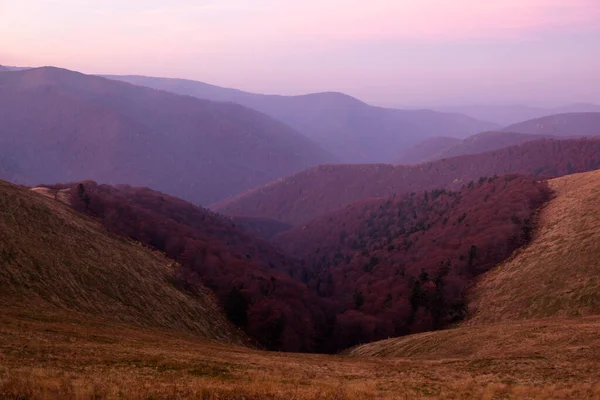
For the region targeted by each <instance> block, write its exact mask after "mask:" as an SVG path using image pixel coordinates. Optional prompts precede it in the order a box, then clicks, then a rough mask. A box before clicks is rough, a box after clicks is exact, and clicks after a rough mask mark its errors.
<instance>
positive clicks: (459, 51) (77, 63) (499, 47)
mask: <svg viewBox="0 0 600 400" xmlns="http://www.w3.org/2000/svg"><path fill="white" fill-rule="evenodd" d="M0 64H3V65H18V66H42V65H54V66H59V67H64V68H68V69H72V70H77V71H81V72H84V73H104V74H142V75H149V76H164V77H177V78H187V79H194V80H199V81H203V82H207V83H211V84H215V85H220V86H226V87H234V88H238V89H242V90H248V91H254V92H260V93H278V94H303V93H309V92H321V91H341V92H345V93H348V94H351V95H354V96H356V97H359V98H361V99H363V100H366V101H369V102H372V103H375V104H380V105H388V106H392V105H393V106H403V107H420V106H442V105H447V106H456V105H472V104H516V103H520V104H530V105H558V104H565V103H571V102H595V103H600V73H599V72H598V70H599V69H600V67H599V65H600V0H368V1H366V0H214V1H213V0H169V1H166V0H127V1H124V0H0Z"/></svg>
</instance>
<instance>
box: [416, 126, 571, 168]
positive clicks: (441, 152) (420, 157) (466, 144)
mask: <svg viewBox="0 0 600 400" xmlns="http://www.w3.org/2000/svg"><path fill="white" fill-rule="evenodd" d="M540 139H557V140H558V139H560V138H559V137H557V136H552V135H534V134H528V133H514V132H482V133H478V134H477V135H473V136H469V137H468V138H466V139H463V140H456V141H454V142H452V143H449V144H448V145H445V142H444V141H441V142H437V143H436V144H426V143H423V144H424V146H421V145H417V146H415V148H413V149H412V150H410V151H408V152H407V153H410V154H412V155H413V156H412V158H411V160H412V161H413V162H412V164H417V163H423V162H428V161H435V160H441V159H442V158H451V157H457V156H463V155H468V154H477V153H485V152H488V151H493V150H498V149H502V148H504V147H510V146H516V145H520V144H522V143H526V142H532V141H534V140H540ZM438 147H440V148H438Z"/></svg>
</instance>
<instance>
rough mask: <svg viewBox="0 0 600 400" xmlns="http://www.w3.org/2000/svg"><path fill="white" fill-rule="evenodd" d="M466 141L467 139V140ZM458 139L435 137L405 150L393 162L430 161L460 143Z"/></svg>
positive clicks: (413, 162) (415, 162)
mask: <svg viewBox="0 0 600 400" xmlns="http://www.w3.org/2000/svg"><path fill="white" fill-rule="evenodd" d="M465 140H466V139H465ZM460 142H461V140H460V139H458V138H451V137H444V136H442V137H433V138H429V139H425V140H423V141H422V142H419V143H417V144H416V145H414V146H412V147H409V148H408V149H405V150H404V151H402V152H401V153H400V155H399V156H397V157H396V158H394V159H393V160H392V163H393V164H418V163H420V162H424V161H427V160H429V158H430V157H431V156H432V155H434V154H438V153H440V152H442V151H444V150H446V149H448V148H450V147H452V146H453V145H456V144H458V143H460Z"/></svg>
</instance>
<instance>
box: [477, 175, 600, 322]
mask: <svg viewBox="0 0 600 400" xmlns="http://www.w3.org/2000/svg"><path fill="white" fill-rule="evenodd" d="M550 187H551V188H552V189H553V190H554V191H555V192H556V195H557V197H556V199H554V200H553V201H551V202H550V203H548V205H547V206H546V207H545V209H544V210H543V211H542V213H541V215H540V222H541V224H540V227H539V229H538V233H537V235H536V238H535V239H534V241H533V243H532V244H531V245H530V246H529V247H527V248H526V249H523V250H522V252H521V253H520V254H518V255H516V256H515V257H513V258H512V259H511V260H509V261H508V262H506V263H504V264H503V265H501V266H499V267H498V268H497V269H496V270H494V271H491V272H490V273H488V274H486V275H485V276H484V278H483V279H482V280H481V281H480V282H478V284H477V286H476V288H475V290H474V297H473V302H472V307H473V308H474V309H475V312H474V316H473V317H472V318H471V319H470V321H468V324H482V323H489V322H496V321H504V320H515V319H531V318H541V317H550V316H578V315H597V314H600V208H599V205H600V171H593V172H588V173H583V174H576V175H572V176H567V177H563V178H559V179H553V180H551V181H550Z"/></svg>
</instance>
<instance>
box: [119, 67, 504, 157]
mask: <svg viewBox="0 0 600 400" xmlns="http://www.w3.org/2000/svg"><path fill="white" fill-rule="evenodd" d="M109 78H111V79H118V80H124V81H126V82H130V83H133V84H137V85H142V86H148V87H152V88H156V89H162V90H167V91H171V92H174V93H179V94H185V95H190V96H195V97H198V98H202V99H209V100H217V101H231V102H234V103H238V104H242V105H244V106H246V107H249V108H252V109H255V110H258V111H260V112H263V113H265V114H267V115H270V116H271V117H273V118H276V119H278V120H280V121H282V122H284V123H286V124H288V125H290V126H291V127H292V128H295V129H297V130H298V131H299V132H301V133H303V134H304V135H306V136H307V137H308V138H310V139H312V140H314V141H315V142H316V143H318V144H320V145H321V146H322V147H323V148H325V149H326V150H328V151H329V152H330V153H332V154H334V155H336V156H337V158H338V159H339V160H340V161H342V162H348V163H366V162H388V161H390V160H392V159H393V158H394V157H396V156H397V153H398V151H400V150H401V149H402V148H405V147H409V146H412V145H414V144H416V143H418V142H420V141H421V140H423V139H425V138H428V137H433V136H453V137H466V136H469V135H473V134H475V133H478V132H482V131H485V130H490V129H494V128H497V127H498V126H497V125H495V124H491V123H488V122H484V121H480V120H476V119H473V118H470V117H466V116H465V115H460V114H450V113H440V112H435V111H431V110H398V109H388V108H382V107H374V106H371V105H368V104H366V103H363V102H362V101H360V100H358V99H355V98H353V97H351V96H348V95H345V94H343V93H333V92H328V93H314V94H308V95H302V96H275V95H263V94H255V93H248V92H242V91H240V90H235V89H226V88H221V87H218V86H213V85H208V84H206V83H202V82H196V81H189V80H184V79H167V78H151V77H143V76H109Z"/></svg>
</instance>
